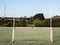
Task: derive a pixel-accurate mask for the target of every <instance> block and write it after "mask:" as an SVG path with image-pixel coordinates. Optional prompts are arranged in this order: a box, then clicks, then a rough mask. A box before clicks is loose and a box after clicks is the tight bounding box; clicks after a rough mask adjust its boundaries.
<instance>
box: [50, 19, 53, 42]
mask: <svg viewBox="0 0 60 45" xmlns="http://www.w3.org/2000/svg"><path fill="white" fill-rule="evenodd" d="M50 39H51V43H53V30H52V18H50Z"/></svg>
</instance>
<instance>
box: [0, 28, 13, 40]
mask: <svg viewBox="0 0 60 45" xmlns="http://www.w3.org/2000/svg"><path fill="white" fill-rule="evenodd" d="M11 37H12V27H0V41H10V40H11Z"/></svg>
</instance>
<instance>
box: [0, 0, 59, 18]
mask: <svg viewBox="0 0 60 45" xmlns="http://www.w3.org/2000/svg"><path fill="white" fill-rule="evenodd" d="M59 4H60V0H6V11H7V13H6V16H7V17H22V16H27V17H30V16H34V15H35V14H37V13H43V14H44V16H45V18H50V17H52V16H54V15H60V5H59ZM3 7H4V0H0V17H3V16H4V15H3V10H4V8H3Z"/></svg>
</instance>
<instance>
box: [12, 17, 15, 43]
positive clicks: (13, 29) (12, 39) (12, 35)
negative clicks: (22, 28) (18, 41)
mask: <svg viewBox="0 0 60 45" xmlns="http://www.w3.org/2000/svg"><path fill="white" fill-rule="evenodd" d="M14 30H15V18H13V29H12V42H13V41H14Z"/></svg>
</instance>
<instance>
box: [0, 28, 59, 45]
mask: <svg viewBox="0 0 60 45" xmlns="http://www.w3.org/2000/svg"><path fill="white" fill-rule="evenodd" d="M26 29H28V31H26ZM33 29H34V30H33ZM48 29H49V28H48V27H47V28H44V27H43V28H40V29H39V28H19V27H16V28H15V42H11V40H12V27H0V45H60V28H59V27H53V28H52V29H53V40H54V42H53V43H36V40H35V39H37V40H38V42H39V41H41V40H43V41H44V40H45V41H46V40H48V41H50V38H49V33H50V31H49V30H50V29H49V30H48ZM23 30H24V31H23ZM36 30H37V31H36ZM40 30H42V31H40ZM45 30H47V31H45ZM42 32H44V33H42ZM39 35H40V36H39ZM42 35H43V36H42ZM23 38H24V39H25V40H26V39H28V41H34V42H35V43H21V42H18V41H17V40H22V39H23ZM24 39H23V40H24ZM30 39H32V40H30Z"/></svg>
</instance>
